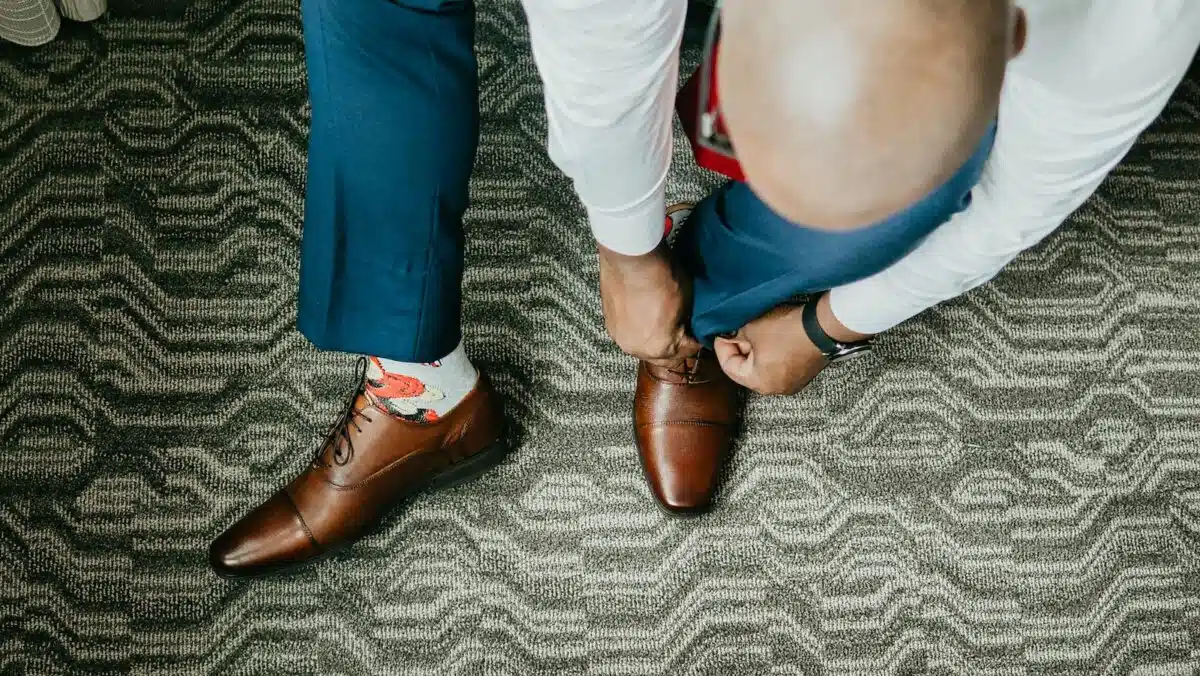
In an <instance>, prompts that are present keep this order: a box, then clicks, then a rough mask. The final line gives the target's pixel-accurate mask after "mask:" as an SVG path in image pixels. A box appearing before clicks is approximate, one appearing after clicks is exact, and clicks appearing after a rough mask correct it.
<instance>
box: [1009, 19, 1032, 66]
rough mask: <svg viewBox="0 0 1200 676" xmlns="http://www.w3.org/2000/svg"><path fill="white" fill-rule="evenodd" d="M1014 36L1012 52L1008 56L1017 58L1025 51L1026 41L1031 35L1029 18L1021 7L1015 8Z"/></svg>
mask: <svg viewBox="0 0 1200 676" xmlns="http://www.w3.org/2000/svg"><path fill="white" fill-rule="evenodd" d="M1012 36H1013V43H1012V53H1011V55H1010V56H1009V57H1008V58H1010V59H1015V58H1017V57H1018V56H1020V55H1021V52H1023V51H1025V41H1026V39H1028V37H1029V20H1028V19H1027V18H1026V17H1025V10H1023V9H1021V8H1020V7H1014V8H1013V32H1012Z"/></svg>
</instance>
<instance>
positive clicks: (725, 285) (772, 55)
mask: <svg viewBox="0 0 1200 676" xmlns="http://www.w3.org/2000/svg"><path fill="white" fill-rule="evenodd" d="M525 7H526V12H527V14H528V18H529V21H530V32H531V38H532V44H533V51H534V57H535V59H536V61H537V63H538V67H539V71H540V72H541V75H542V78H543V81H544V85H545V94H546V108H547V114H548V120H549V132H550V139H549V145H550V153H551V156H552V157H553V159H554V160H555V162H556V163H557V164H558V165H559V166H560V167H561V168H562V169H563V170H564V171H565V172H566V173H567V174H568V175H569V176H570V177H571V178H572V179H573V180H574V184H575V187H576V190H577V192H578V194H579V196H580V198H581V201H582V202H583V205H584V207H585V209H586V211H587V216H588V220H589V223H590V224H591V227H592V230H593V232H594V233H595V235H596V238H597V241H598V252H599V261H600V286H601V297H602V303H603V307H604V313H605V322H606V325H607V327H608V329H609V332H610V333H611V334H612V336H613V338H614V339H615V340H616V341H617V343H618V344H619V345H620V346H621V347H622V348H623V349H624V350H625V351H627V352H629V353H630V354H632V355H634V356H636V357H639V358H640V359H641V360H642V364H641V366H640V368H639V374H638V386H637V394H636V395H635V415H634V418H635V426H636V431H635V437H636V439H637V442H638V448H639V452H640V455H641V459H642V462H643V464H644V467H645V469H646V473H647V477H648V478H649V480H650V483H651V486H652V488H653V492H654V494H655V496H656V498H657V499H658V501H659V502H660V504H662V505H663V506H664V507H666V508H667V509H669V510H671V511H673V512H676V513H694V512H696V511H700V510H703V509H704V508H706V507H707V506H708V504H709V502H710V501H711V498H712V494H713V491H714V490H715V487H716V478H717V475H718V473H719V470H720V466H721V462H722V460H723V458H724V455H725V453H726V451H727V449H728V447H729V444H730V440H731V428H732V423H733V421H734V419H735V418H736V416H737V414H738V410H737V409H738V406H739V405H740V404H739V397H738V394H739V392H738V388H737V387H736V386H735V385H734V382H736V383H739V384H741V385H744V386H746V387H750V388H752V389H755V390H758V391H760V392H766V393H786V392H794V391H796V390H798V389H800V388H801V387H803V386H804V384H806V383H807V382H808V381H809V380H810V379H811V378H812V377H813V376H814V375H815V374H816V373H817V372H818V371H819V370H820V369H821V368H822V367H823V366H824V364H825V363H826V362H827V361H828V360H830V359H831V358H837V357H842V356H845V355H849V354H853V353H855V352H860V351H861V350H863V349H865V348H866V347H867V345H866V343H865V342H863V341H865V339H866V338H867V337H868V335H869V334H873V333H878V332H879V331H882V330H885V329H887V328H889V327H890V326H892V325H894V324H896V323H899V322H900V321H903V320H904V319H907V318H908V317H910V316H912V315H913V314H916V313H917V312H919V311H921V310H922V309H924V308H927V307H929V306H931V305H933V304H935V303H937V302H940V301H941V300H944V299H945V298H948V297H951V296H953V295H956V294H958V293H961V292H963V291H965V290H967V289H969V288H971V287H972V286H974V285H976V284H979V283H982V282H983V281H985V280H986V279H988V278H990V277H991V276H992V275H994V274H995V273H996V271H998V270H999V269H1000V268H1001V267H1002V266H1003V265H1004V264H1005V263H1007V262H1008V261H1009V260H1011V258H1012V257H1013V256H1015V255H1016V253H1017V252H1018V251H1020V250H1021V249H1023V248H1025V247H1027V246H1030V245H1031V244H1033V243H1034V242H1036V241H1037V240H1038V239H1039V238H1040V237H1042V236H1044V235H1045V234H1046V233H1047V232H1049V231H1050V230H1052V229H1053V228H1054V227H1056V226H1057V225H1058V224H1060V223H1061V222H1062V221H1063V219H1065V217H1066V216H1067V215H1068V214H1069V213H1070V211H1071V210H1073V209H1074V208H1076V207H1077V206H1078V205H1079V204H1080V203H1082V202H1083V200H1084V199H1086V197H1087V196H1088V195H1089V194H1090V193H1091V191H1092V190H1094V189H1095V187H1096V185H1098V184H1099V182H1100V180H1102V178H1103V176H1104V175H1105V174H1106V173H1107V171H1108V170H1109V169H1111V167H1112V166H1113V165H1114V164H1115V163H1116V162H1117V161H1118V160H1119V159H1120V157H1121V156H1122V155H1123V154H1124V153H1125V151H1126V150H1128V148H1129V147H1130V145H1131V144H1132V143H1133V140H1134V139H1135V138H1136V136H1137V134H1138V133H1139V132H1140V131H1141V130H1142V129H1143V128H1144V127H1145V126H1146V125H1147V124H1149V123H1150V121H1151V120H1153V118H1154V117H1155V116H1156V115H1157V113H1158V112H1159V110H1161V108H1162V106H1163V105H1164V104H1165V102H1166V99H1167V97H1168V96H1169V95H1170V92H1171V90H1172V89H1173V88H1174V87H1175V86H1176V85H1177V83H1178V82H1179V81H1180V79H1181V78H1182V76H1183V73H1184V71H1185V70H1186V68H1187V65H1188V63H1189V62H1190V59H1191V57H1192V55H1193V54H1194V52H1195V50H1196V45H1197V42H1200V5H1195V4H1194V3H1189V2H1187V0H1142V1H1141V2H1138V3H1124V2H1120V1H1119V0H1109V1H1105V0H1041V2H1040V4H1039V3H1036V2H1035V3H1031V6H1030V7H1029V8H1028V14H1025V13H1022V12H1021V11H1019V10H1017V9H1016V8H1015V7H1013V6H1012V4H1011V3H1010V2H1008V0H905V1H900V0H889V1H887V2H880V0H839V2H836V3H834V2H829V1H828V0H755V1H754V2H749V1H747V0H739V1H737V2H732V3H731V4H729V5H728V6H727V7H726V8H725V10H724V16H723V20H724V22H725V23H724V27H723V30H722V38H721V44H722V49H721V54H720V59H719V62H718V75H719V81H720V82H721V83H722V84H721V89H722V91H721V102H722V106H723V114H724V118H725V123H726V127H727V129H728V133H729V140H730V142H731V146H733V147H736V154H737V156H738V158H739V160H740V162H741V165H742V167H743V169H744V172H745V175H746V177H747V178H748V180H749V182H750V184H751V185H753V186H754V190H753V191H752V190H751V189H750V188H749V187H748V186H746V185H744V184H737V183H735V184H732V185H730V186H727V187H726V188H723V189H722V190H720V191H718V193H717V194H715V195H714V196H712V197H710V198H709V199H708V200H706V201H705V202H703V203H701V204H700V205H698V206H697V207H696V208H695V210H690V209H686V208H681V209H674V210H672V215H673V219H674V220H675V221H683V220H686V223H684V224H683V225H682V227H681V228H680V231H679V235H678V240H677V242H676V244H675V247H674V251H672V250H671V249H669V248H668V247H667V246H666V245H665V244H664V243H663V242H662V239H663V237H662V235H663V227H662V217H663V213H664V208H665V203H664V197H663V182H664V179H665V176H666V172H667V169H668V164H669V155H670V147H671V111H672V100H673V98H674V92H675V84H676V76H677V57H678V44H679V36H680V33H681V31H682V25H683V18H684V12H685V0H637V1H636V2H635V1H632V0H594V1H590V2H579V1H577V0H526V2H525ZM303 12H304V24H305V38H306V48H307V50H308V65H309V86H310V92H311V96H312V101H313V122H312V136H311V144H310V151H309V152H310V154H309V179H308V180H309V183H308V197H307V208H306V222H305V233H304V245H303V254H302V276H301V296H300V313H299V322H298V323H299V326H300V328H301V330H302V331H303V332H304V333H305V335H307V336H308V337H309V338H310V339H311V340H312V341H313V342H314V343H315V344H316V345H318V346H319V347H323V348H326V349H338V350H344V351H351V352H359V353H365V354H368V355H371V358H370V359H368V360H366V361H365V362H364V363H363V367H362V370H363V373H362V379H363V385H362V387H361V389H360V391H359V392H358V393H356V396H355V398H354V399H353V401H352V402H351V404H350V405H349V406H348V407H347V409H346V411H345V413H344V414H343V415H342V417H341V418H340V419H339V420H338V422H337V424H336V425H335V428H334V433H333V434H331V435H330V438H329V439H328V440H327V441H326V443H325V444H324V445H323V446H322V447H321V448H320V449H319V452H318V455H317V457H316V458H315V459H314V462H313V463H312V465H311V467H310V468H309V469H307V470H306V471H305V472H304V473H302V474H301V476H300V477H298V478H297V479H296V480H295V481H293V482H292V483H291V484H290V485H289V486H287V487H286V488H285V489H283V490H281V491H280V492H279V493H277V494H276V495H275V496H273V497H272V498H271V499H270V500H268V501H267V502H266V503H265V504H263V505H262V506H260V507H259V508H257V509H256V510H254V511H253V512H251V513H250V514H249V515H247V516H246V517H245V518H243V519H242V520H241V521H239V522H238V523H237V524H235V525H234V526H233V527H231V528H230V529H229V530H228V531H226V532H225V533H224V534H222V535H221V536H220V537H219V538H218V539H217V540H216V541H215V542H214V543H213V546H212V548H211V552H210V557H211V561H212V564H213V566H214V568H215V569H216V570H217V572H218V573H220V574H222V575H226V576H240V575H251V574H257V573H262V572H267V571H271V570H275V569H278V568H282V567H286V566H291V565H295V564H298V563H303V562H306V561H311V560H313V559H315V558H317V557H320V556H322V555H324V554H327V553H329V552H331V551H334V550H336V549H337V548H338V547H340V546H342V545H344V544H346V543H348V542H351V541H353V540H354V539H355V538H357V537H358V536H359V535H361V534H362V533H363V532H364V531H365V530H366V529H367V528H369V527H370V526H371V525H372V524H374V523H375V522H376V521H377V520H378V518H379V517H380V516H381V515H382V514H383V513H384V512H385V511H386V510H387V509H388V508H389V507H391V506H392V505H394V504H395V503H396V502H397V501H399V500H400V499H402V498H403V497H405V496H407V495H410V494H412V493H413V492H416V491H418V490H423V489H425V488H429V487H436V486H439V485H443V484H445V483H449V482H455V481H459V480H462V479H466V478H469V477H471V476H474V475H476V474H477V473H479V472H480V471H483V470H485V469H486V468H488V467H490V466H492V465H494V464H495V463H496V462H498V461H499V460H500V459H501V458H502V456H503V454H504V451H505V446H504V440H503V415H502V412H501V411H500V407H499V403H498V399H497V397H496V395H495V394H494V392H493V391H492V390H491V388H490V387H489V385H488V384H487V381H486V379H485V378H484V377H483V376H482V375H480V374H478V373H477V372H476V371H475V369H474V367H472V366H471V364H470V362H469V360H468V359H467V357H466V355H465V354H464V353H463V351H462V348H461V344H460V343H461V340H460V335H461V334H460V326H459V302H460V298H459V279H460V275H461V269H462V251H461V249H462V235H461V217H462V214H463V211H464V210H465V208H466V195H467V189H466V188H467V181H468V178H469V172H470V167H471V161H472V159H473V155H474V148H475V139H476V131H477V112H476V111H477V109H476V100H475V77H476V75H475V62H474V56H473V54H472V51H471V36H472V27H473V12H472V7H471V5H470V3H469V2H467V1H451V0H397V2H396V3H395V4H392V3H389V2H386V1H385V0H339V1H338V2H332V1H331V0H303ZM1027 17H1028V18H1027ZM1027 25H1028V28H1027V27H1026V26H1027ZM1026 36H1028V38H1027V37H1026ZM1022 48H1024V51H1025V54H1024V55H1023V56H1021V57H1020V58H1019V59H1018V60H1017V61H1016V62H1015V63H1013V65H1012V66H1011V67H1009V68H1007V69H1006V62H1007V61H1008V60H1009V59H1010V58H1012V57H1014V56H1016V55H1017V54H1018V53H1020V52H1021V51H1022ZM1006 70H1007V75H1006ZM1002 87H1003V90H1002ZM1002 91H1003V94H1002V93H1001V92H1002ZM997 110H999V113H998V116H997ZM717 140H719V139H715V138H714V139H710V141H717ZM714 145H721V144H717V143H714ZM727 150H729V151H732V148H727ZM989 156H990V159H989ZM985 162H986V166H985ZM981 176H982V178H980V177H981ZM976 182H979V185H978V186H976V185H975V184H976ZM972 188H974V190H972ZM760 196H761V197H760ZM827 289H832V291H831V292H829V293H822V294H821V295H820V296H819V297H818V298H817V299H815V300H809V301H808V302H804V303H803V305H796V304H792V303H791V301H793V300H796V299H801V298H804V297H808V296H810V295H811V294H816V293H821V292H824V291H825V290H827ZM693 291H694V293H693ZM456 346H457V347H456ZM818 346H820V348H818ZM709 347H711V348H712V350H709V349H708V348H709ZM731 379H732V380H731Z"/></svg>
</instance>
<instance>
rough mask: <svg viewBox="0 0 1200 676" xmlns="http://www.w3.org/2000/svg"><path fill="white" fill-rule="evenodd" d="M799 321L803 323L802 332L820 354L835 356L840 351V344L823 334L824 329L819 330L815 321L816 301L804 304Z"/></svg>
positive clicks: (819, 325)
mask: <svg viewBox="0 0 1200 676" xmlns="http://www.w3.org/2000/svg"><path fill="white" fill-rule="evenodd" d="M800 319H801V321H802V322H803V323H804V332H805V333H806V334H808V339H809V340H811V341H812V342H813V345H816V346H817V349H818V350H820V351H821V354H823V355H825V356H827V357H828V356H830V355H833V354H837V352H838V350H840V349H841V347H842V346H841V344H840V343H838V342H837V341H836V340H834V339H833V338H830V337H829V334H828V333H825V329H823V328H821V322H820V321H818V320H817V301H816V300H813V301H811V302H808V303H805V304H804V307H803V308H802V309H801V310H800Z"/></svg>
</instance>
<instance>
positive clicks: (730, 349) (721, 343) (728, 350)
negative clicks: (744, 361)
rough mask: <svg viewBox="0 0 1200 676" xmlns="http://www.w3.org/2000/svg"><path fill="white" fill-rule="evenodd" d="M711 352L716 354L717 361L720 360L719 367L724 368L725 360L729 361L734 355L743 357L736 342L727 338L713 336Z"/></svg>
mask: <svg viewBox="0 0 1200 676" xmlns="http://www.w3.org/2000/svg"><path fill="white" fill-rule="evenodd" d="M713 352H715V353H716V354H717V361H719V362H721V368H725V362H727V361H730V360H731V359H733V358H734V357H739V356H740V357H743V358H744V357H745V356H746V355H745V354H744V353H743V352H742V351H741V349H740V348H739V346H738V343H737V342H736V341H734V340H732V339H729V338H720V337H718V338H715V339H714V340H713Z"/></svg>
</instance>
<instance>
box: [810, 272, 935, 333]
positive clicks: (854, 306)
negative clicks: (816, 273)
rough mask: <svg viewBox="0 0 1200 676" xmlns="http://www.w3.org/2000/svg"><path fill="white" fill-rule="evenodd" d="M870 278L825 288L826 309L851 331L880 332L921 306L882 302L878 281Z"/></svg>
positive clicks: (883, 300)
mask: <svg viewBox="0 0 1200 676" xmlns="http://www.w3.org/2000/svg"><path fill="white" fill-rule="evenodd" d="M870 279H871V278H867V279H866V280H863V281H861V282H857V283H856V284H848V285H846V286H839V287H837V288H834V289H831V290H830V291H829V311H830V312H832V313H833V316H834V317H836V318H837V320H838V321H839V322H841V324H842V326H844V327H846V328H848V329H850V330H851V331H853V332H855V333H862V334H865V335H875V334H877V333H883V332H884V331H887V330H888V329H890V328H892V327H894V326H896V325H897V324H900V323H902V322H904V321H905V320H907V319H909V318H910V317H913V316H915V315H917V314H918V313H920V312H921V310H924V309H925V308H924V307H918V306H916V304H914V303H907V304H905V303H902V302H893V303H887V302H885V299H884V298H882V297H881V296H883V295H884V294H883V293H881V290H880V289H879V288H878V286H879V285H878V284H875V283H873V282H871V281H870ZM864 282H865V283H864ZM887 300H892V301H897V300H903V299H895V298H892V299H887Z"/></svg>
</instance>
